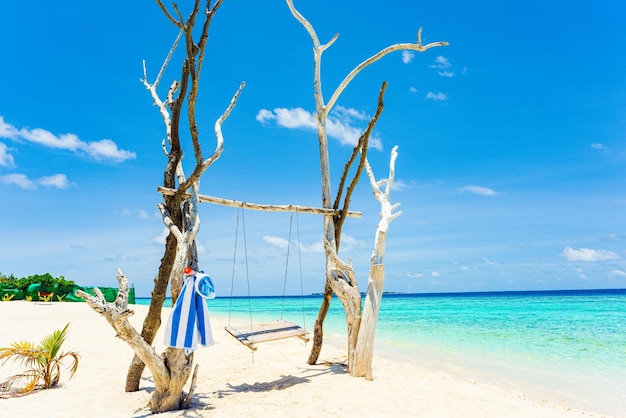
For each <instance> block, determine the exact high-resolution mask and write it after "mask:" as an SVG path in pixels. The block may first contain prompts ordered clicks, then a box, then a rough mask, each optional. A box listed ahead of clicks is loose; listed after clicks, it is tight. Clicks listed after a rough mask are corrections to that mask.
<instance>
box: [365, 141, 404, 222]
mask: <svg viewBox="0 0 626 418" xmlns="http://www.w3.org/2000/svg"><path fill="white" fill-rule="evenodd" d="M397 157H398V146H397V145H396V146H394V147H393V149H392V150H391V158H390V161H389V177H388V178H387V179H385V180H381V181H376V178H375V177H374V172H373V171H372V167H371V166H370V164H369V161H368V160H367V159H366V160H365V171H366V172H367V176H368V177H369V180H370V185H371V186H372V190H373V192H374V197H375V198H376V200H378V201H379V202H380V206H381V213H380V221H379V222H378V229H377V232H378V231H383V232H387V230H388V229H389V224H390V223H391V221H393V220H394V219H396V218H397V217H398V216H400V215H401V214H402V212H401V211H399V212H397V213H393V211H394V210H396V209H397V208H398V206H400V204H399V203H396V204H395V205H392V204H391V203H390V201H389V194H390V192H391V186H392V185H393V179H394V176H395V164H396V158H397ZM382 185H385V190H384V191H382V190H381V186H382Z"/></svg>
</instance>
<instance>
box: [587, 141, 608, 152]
mask: <svg viewBox="0 0 626 418" xmlns="http://www.w3.org/2000/svg"><path fill="white" fill-rule="evenodd" d="M590 147H591V148H593V149H599V150H607V149H608V148H607V147H606V146H605V145H604V144H601V143H599V142H594V143H593V144H591V145H590Z"/></svg>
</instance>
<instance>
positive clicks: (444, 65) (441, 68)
mask: <svg viewBox="0 0 626 418" xmlns="http://www.w3.org/2000/svg"><path fill="white" fill-rule="evenodd" d="M429 67H430V68H434V69H436V70H437V74H439V75H440V76H442V77H454V71H452V70H451V68H452V64H450V61H448V59H447V58H446V57H444V56H442V55H439V56H438V57H437V58H435V63H434V64H431V65H430V66H429Z"/></svg>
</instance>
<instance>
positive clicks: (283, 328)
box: [226, 204, 308, 361]
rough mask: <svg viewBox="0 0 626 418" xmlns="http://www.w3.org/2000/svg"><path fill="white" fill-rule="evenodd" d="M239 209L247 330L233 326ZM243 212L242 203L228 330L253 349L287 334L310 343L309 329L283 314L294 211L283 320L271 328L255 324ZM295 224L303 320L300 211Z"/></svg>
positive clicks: (234, 260)
mask: <svg viewBox="0 0 626 418" xmlns="http://www.w3.org/2000/svg"><path fill="white" fill-rule="evenodd" d="M240 212H241V224H242V232H243V244H244V258H245V260H244V261H245V265H246V282H247V286H248V289H247V290H248V311H249V317H250V329H249V331H245V332H244V331H240V330H238V329H237V328H235V327H231V318H232V308H233V292H234V287H235V286H234V283H235V271H236V265H237V241H238V237H239V217H240ZM244 213H245V210H244V208H243V204H242V205H241V207H240V208H239V209H238V211H237V221H236V227H235V249H234V254H233V271H232V277H231V286H230V306H229V312H228V327H226V331H227V332H228V333H230V334H231V335H233V336H234V337H235V338H237V339H238V340H239V341H240V342H241V343H243V344H244V345H247V346H248V348H250V349H252V350H253V351H254V350H256V347H255V346H254V342H262V341H271V340H274V339H281V338H287V337H293V336H295V337H298V338H301V339H302V340H304V341H305V342H307V341H308V337H306V335H307V334H308V332H306V330H305V329H304V328H302V327H300V326H298V325H296V324H294V323H292V322H289V321H284V320H283V313H284V310H285V298H286V292H287V273H288V267H289V255H290V254H289V253H290V248H291V233H292V225H293V214H292V215H291V217H290V219H289V240H288V245H287V260H286V261H285V277H284V283H283V300H282V307H281V313H280V320H278V322H277V325H275V326H273V327H271V326H270V327H268V325H269V324H258V325H257V326H256V327H255V325H254V324H253V322H252V301H251V299H252V297H251V293H250V273H249V268H248V265H249V264H248V245H247V239H246V221H245V215H244ZM296 226H297V234H298V260H299V267H300V291H301V297H302V319H303V322H304V319H305V312H304V282H303V278H302V256H301V251H300V226H299V222H298V214H297V211H296ZM259 327H260V328H259ZM261 334H262V335H261ZM253 361H254V360H253Z"/></svg>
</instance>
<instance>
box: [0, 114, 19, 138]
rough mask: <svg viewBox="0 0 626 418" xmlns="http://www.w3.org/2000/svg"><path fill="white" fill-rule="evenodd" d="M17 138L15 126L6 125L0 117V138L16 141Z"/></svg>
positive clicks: (17, 133)
mask: <svg viewBox="0 0 626 418" xmlns="http://www.w3.org/2000/svg"><path fill="white" fill-rule="evenodd" d="M18 137H19V132H18V131H17V129H15V126H13V125H11V124H8V123H6V122H5V121H4V118H3V117H2V116H0V138H9V139H17V138H18Z"/></svg>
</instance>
